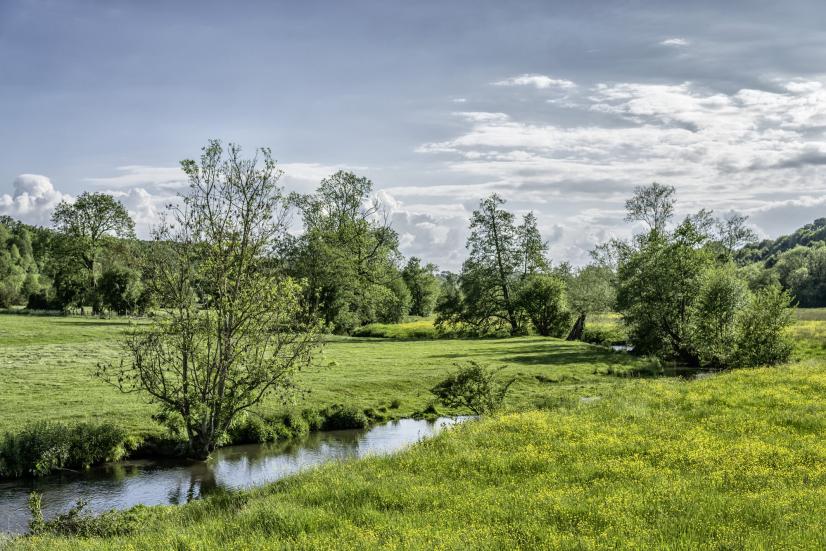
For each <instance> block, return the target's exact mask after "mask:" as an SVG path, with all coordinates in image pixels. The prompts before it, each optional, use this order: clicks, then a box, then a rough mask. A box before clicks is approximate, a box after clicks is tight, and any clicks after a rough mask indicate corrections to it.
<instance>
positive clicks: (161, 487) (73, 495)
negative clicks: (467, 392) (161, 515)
mask: <svg viewBox="0 0 826 551" xmlns="http://www.w3.org/2000/svg"><path fill="white" fill-rule="evenodd" d="M466 419H468V417H455V418H453V417H440V418H439V419H437V420H436V421H425V420H416V419H402V420H400V421H392V422H390V423H387V424H384V425H379V426H376V427H373V428H371V429H366V430H342V431H330V432H317V433H312V434H310V435H309V436H307V437H306V438H305V439H302V440H296V441H291V442H283V443H275V444H255V445H247V446H230V447H226V448H221V449H219V450H218V451H216V452H215V453H214V454H213V456H212V457H211V458H210V459H209V461H205V462H204V461H199V462H189V463H183V464H182V463H180V462H169V461H166V462H164V461H148V460H134V461H122V462H118V463H112V464H109V465H105V466H103V467H100V468H95V469H91V470H89V471H87V472H83V473H64V474H61V475H59V476H57V475H55V476H49V477H45V478H41V479H37V480H11V481H5V482H0V531H5V532H11V533H23V532H25V531H26V530H27V527H28V523H29V511H28V495H29V492H31V491H32V490H37V491H38V492H40V493H41V494H42V495H43V513H44V516H45V517H46V518H51V517H53V516H54V515H57V514H59V513H61V512H65V511H67V510H68V509H69V508H70V507H72V506H73V505H74V504H75V503H76V502H77V500H78V499H81V498H82V499H85V500H86V501H87V502H88V509H89V511H91V512H94V513H101V512H103V511H108V510H110V509H128V508H130V507H133V506H135V505H139V504H143V505H166V504H181V503H186V502H187V501H191V500H193V499H198V498H199V497H201V496H203V495H206V494H208V493H209V492H210V491H212V490H215V489H217V488H222V489H230V490H237V489H242V488H250V487H253V486H261V485H263V484H267V483H268V482H273V481H275V480H278V479H279V478H283V477H285V476H288V475H291V474H294V473H296V472H298V471H301V470H303V469H306V468H308V467H312V466H314V465H319V464H320V463H324V462H326V461H333V460H340V459H348V458H358V457H364V456H365V455H369V454H387V453H391V452H394V451H397V450H400V449H402V448H404V447H406V446H409V445H410V444H413V443H415V442H418V441H419V440H422V439H424V438H427V437H429V436H432V435H434V434H436V433H437V432H439V431H440V430H441V429H442V428H444V427H446V426H449V425H453V424H456V423H460V422H462V421H464V420H466Z"/></svg>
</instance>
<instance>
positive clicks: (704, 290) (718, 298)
mask: <svg viewBox="0 0 826 551" xmlns="http://www.w3.org/2000/svg"><path fill="white" fill-rule="evenodd" d="M749 294H750V293H749V290H748V287H747V285H746V283H745V281H743V280H742V279H741V278H740V277H739V276H738V275H737V273H736V272H735V270H734V267H733V266H725V267H722V268H716V269H712V270H708V271H706V272H705V273H704V274H703V277H702V278H701V282H700V290H699V292H698V293H697V297H696V298H695V299H694V304H693V305H692V308H691V319H692V323H691V342H692V344H693V346H694V349H695V350H696V351H697V356H698V357H699V359H700V363H701V364H703V365H708V366H711V367H725V366H729V365H732V364H733V363H734V360H735V358H734V356H735V354H736V353H737V346H736V340H737V329H738V327H737V325H738V324H737V323H736V322H737V314H738V312H740V311H742V309H743V307H744V306H745V305H746V302H747V301H748V298H749Z"/></svg>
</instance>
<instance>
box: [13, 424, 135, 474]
mask: <svg viewBox="0 0 826 551" xmlns="http://www.w3.org/2000/svg"><path fill="white" fill-rule="evenodd" d="M129 444H130V441H129V438H128V435H127V434H126V431H124V430H123V429H121V428H119V427H117V426H115V425H112V424H111V423H100V424H95V423H80V424H77V425H75V426H67V425H64V424H63V423H55V422H50V421H38V422H36V423H32V424H30V425H27V426H26V427H24V428H23V430H21V431H20V432H19V433H17V434H13V433H6V435H5V436H4V437H3V440H2V442H0V476H5V477H18V476H44V475H47V474H49V473H51V472H53V471H56V470H60V469H66V468H68V469H86V468H89V467H91V466H92V465H96V464H100V463H103V462H106V461H116V460H118V459H121V458H122V457H123V456H124V455H125V454H126V452H127V449H128V447H130V446H129Z"/></svg>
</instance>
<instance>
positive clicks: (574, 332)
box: [565, 312, 585, 341]
mask: <svg viewBox="0 0 826 551" xmlns="http://www.w3.org/2000/svg"><path fill="white" fill-rule="evenodd" d="M584 332H585V312H583V313H581V314H580V315H579V317H578V318H577V319H576V323H574V326H573V327H572V328H571V332H570V333H568V338H567V339H565V340H568V341H579V340H582V334H583V333H584Z"/></svg>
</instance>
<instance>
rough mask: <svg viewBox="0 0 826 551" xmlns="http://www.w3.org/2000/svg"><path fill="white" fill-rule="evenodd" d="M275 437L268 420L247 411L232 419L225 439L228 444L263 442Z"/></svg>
mask: <svg viewBox="0 0 826 551" xmlns="http://www.w3.org/2000/svg"><path fill="white" fill-rule="evenodd" d="M276 437H277V434H276V432H275V430H274V428H273V426H272V424H271V423H270V422H268V421H267V420H266V419H263V418H262V417H260V416H258V415H252V414H249V413H248V414H246V415H243V416H241V417H238V418H236V419H235V421H233V423H232V425H231V426H230V428H229V431H228V433H227V438H226V440H227V441H228V442H227V443H230V444H263V443H265V442H273V441H274V440H276Z"/></svg>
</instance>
